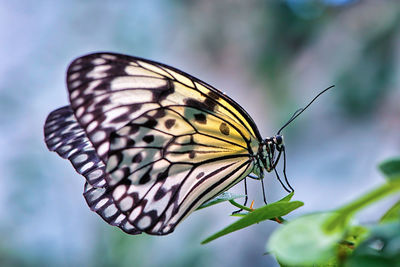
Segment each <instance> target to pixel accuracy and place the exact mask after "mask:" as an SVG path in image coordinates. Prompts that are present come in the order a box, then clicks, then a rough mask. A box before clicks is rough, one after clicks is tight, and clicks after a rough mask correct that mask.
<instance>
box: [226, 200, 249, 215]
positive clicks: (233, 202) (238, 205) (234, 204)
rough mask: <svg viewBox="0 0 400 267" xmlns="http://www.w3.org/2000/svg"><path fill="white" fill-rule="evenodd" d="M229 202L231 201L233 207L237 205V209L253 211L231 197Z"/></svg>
mask: <svg viewBox="0 0 400 267" xmlns="http://www.w3.org/2000/svg"><path fill="white" fill-rule="evenodd" d="M229 203H231V204H232V205H233V206H235V207H237V208H239V209H242V210H247V211H249V212H251V211H253V210H252V209H250V208H248V207H246V206H243V205H240V204H239V203H237V202H236V201H235V200H233V199H231V200H229Z"/></svg>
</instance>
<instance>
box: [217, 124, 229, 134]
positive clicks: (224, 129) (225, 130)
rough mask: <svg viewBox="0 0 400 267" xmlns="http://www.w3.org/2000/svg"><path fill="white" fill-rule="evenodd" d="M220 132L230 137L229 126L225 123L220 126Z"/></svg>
mask: <svg viewBox="0 0 400 267" xmlns="http://www.w3.org/2000/svg"><path fill="white" fill-rule="evenodd" d="M219 130H220V131H221V133H222V134H224V135H229V132H230V130H229V126H228V124H226V123H225V122H222V123H221V124H220V126H219Z"/></svg>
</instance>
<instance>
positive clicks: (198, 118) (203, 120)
mask: <svg viewBox="0 0 400 267" xmlns="http://www.w3.org/2000/svg"><path fill="white" fill-rule="evenodd" d="M194 119H195V121H197V122H198V123H201V124H206V123H207V118H206V115H204V113H196V114H194Z"/></svg>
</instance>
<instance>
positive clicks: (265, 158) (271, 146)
mask: <svg viewBox="0 0 400 267" xmlns="http://www.w3.org/2000/svg"><path fill="white" fill-rule="evenodd" d="M284 147H285V146H284V143H283V136H282V135H280V134H277V135H275V136H273V137H268V138H266V139H265V140H264V141H263V142H262V143H261V144H260V148H259V153H260V158H261V161H262V163H263V165H264V168H265V169H266V170H267V172H270V171H272V170H273V169H274V168H275V166H276V164H277V163H278V161H279V158H280V153H281V152H282V151H283V149H284Z"/></svg>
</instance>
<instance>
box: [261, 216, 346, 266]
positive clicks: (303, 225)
mask: <svg viewBox="0 0 400 267" xmlns="http://www.w3.org/2000/svg"><path fill="white" fill-rule="evenodd" d="M331 216H332V214H331V213H316V214H310V215H306V216H303V217H300V218H298V219H295V220H293V221H290V222H289V223H287V224H285V225H283V226H282V227H281V228H279V229H278V230H276V231H275V232H274V233H273V234H272V236H271V238H270V239H269V241H268V250H269V251H270V252H271V253H273V254H274V255H275V256H276V258H277V259H278V261H279V262H281V263H283V264H286V265H290V266H291V265H294V266H299V265H311V264H323V263H326V262H329V261H332V260H334V258H335V255H336V251H337V248H338V246H339V244H338V242H339V241H340V240H341V238H342V236H343V234H344V233H343V232H333V233H330V234H327V233H326V232H325V231H324V230H323V225H324V224H325V223H326V220H327V219H328V218H330V217H331Z"/></svg>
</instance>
